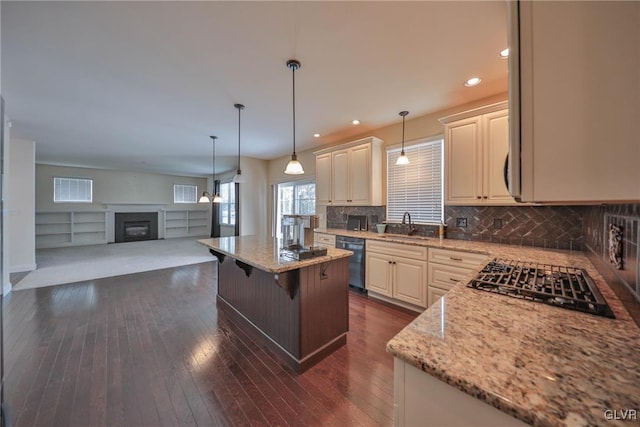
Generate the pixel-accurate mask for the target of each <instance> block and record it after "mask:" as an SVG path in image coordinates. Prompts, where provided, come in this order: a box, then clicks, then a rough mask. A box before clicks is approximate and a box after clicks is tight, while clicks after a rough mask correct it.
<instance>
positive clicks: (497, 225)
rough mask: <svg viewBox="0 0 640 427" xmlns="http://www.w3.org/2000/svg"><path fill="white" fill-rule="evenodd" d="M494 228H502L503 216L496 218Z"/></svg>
mask: <svg viewBox="0 0 640 427" xmlns="http://www.w3.org/2000/svg"><path fill="white" fill-rule="evenodd" d="M493 228H494V229H496V230H500V229H501V228H502V218H494V220H493Z"/></svg>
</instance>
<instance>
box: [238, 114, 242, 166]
mask: <svg viewBox="0 0 640 427" xmlns="http://www.w3.org/2000/svg"><path fill="white" fill-rule="evenodd" d="M240 111H242V108H238V170H241V169H240Z"/></svg>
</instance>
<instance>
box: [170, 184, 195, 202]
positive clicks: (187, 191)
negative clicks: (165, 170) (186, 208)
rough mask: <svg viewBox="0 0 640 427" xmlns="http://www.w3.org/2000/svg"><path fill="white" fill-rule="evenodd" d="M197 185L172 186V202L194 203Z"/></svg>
mask: <svg viewBox="0 0 640 427" xmlns="http://www.w3.org/2000/svg"><path fill="white" fill-rule="evenodd" d="M197 197H198V187H197V186H195V185H185V184H175V185H174V186H173V203H196V202H197V201H198V200H197Z"/></svg>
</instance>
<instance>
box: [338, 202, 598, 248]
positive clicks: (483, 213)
mask: <svg viewBox="0 0 640 427" xmlns="http://www.w3.org/2000/svg"><path fill="white" fill-rule="evenodd" d="M585 210H586V208H585V207H582V206H473V207H471V206H447V207H445V219H446V224H447V230H446V236H447V238H451V239H460V240H478V241H483V242H496V243H505V244H512V245H521V246H539V247H546V248H557V249H573V250H582V248H583V243H584V242H583V237H582V236H583V234H582V220H583V216H584V212H585ZM348 215H366V216H367V217H368V219H369V220H368V225H369V231H375V230H376V228H375V224H376V223H380V222H384V221H385V218H386V208H385V206H328V207H327V227H329V228H345V227H346V224H347V216H348ZM374 220H377V221H374ZM459 220H464V221H462V222H464V223H466V227H462V226H458V225H457V224H458V223H459ZM415 227H416V229H417V234H418V235H420V236H426V237H436V236H437V235H438V227H437V226H432V225H420V224H416V226H415ZM407 231H408V226H406V225H402V224H388V225H387V232H389V233H400V234H404V233H407Z"/></svg>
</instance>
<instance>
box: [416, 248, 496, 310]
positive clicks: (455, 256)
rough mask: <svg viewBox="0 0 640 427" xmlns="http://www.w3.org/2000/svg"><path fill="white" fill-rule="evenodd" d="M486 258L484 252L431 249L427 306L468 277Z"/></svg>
mask: <svg viewBox="0 0 640 427" xmlns="http://www.w3.org/2000/svg"><path fill="white" fill-rule="evenodd" d="M486 258H487V256H486V255H483V254H474V253H469V252H460V251H453V250H450V249H437V248H431V249H429V267H428V279H427V283H428V285H427V286H428V287H427V306H428V307H430V306H431V305H432V304H433V303H435V302H436V301H438V300H439V299H440V298H442V297H443V295H444V294H446V293H447V292H449V291H450V290H451V288H453V286H454V285H456V284H457V283H459V282H461V281H463V280H464V279H466V278H468V276H469V274H470V273H471V272H472V271H473V270H474V269H476V268H477V267H479V266H480V264H482V262H483V261H484V260H485V259H486Z"/></svg>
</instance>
